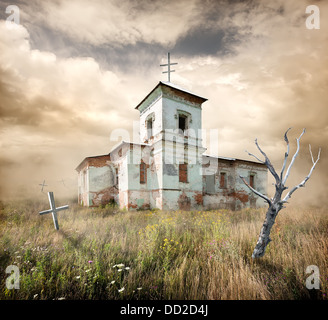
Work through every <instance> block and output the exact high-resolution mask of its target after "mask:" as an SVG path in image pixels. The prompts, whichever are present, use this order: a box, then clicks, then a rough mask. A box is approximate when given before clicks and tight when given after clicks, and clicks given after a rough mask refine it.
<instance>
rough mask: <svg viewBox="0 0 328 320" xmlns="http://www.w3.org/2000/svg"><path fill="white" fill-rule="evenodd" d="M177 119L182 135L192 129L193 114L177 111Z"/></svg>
mask: <svg viewBox="0 0 328 320" xmlns="http://www.w3.org/2000/svg"><path fill="white" fill-rule="evenodd" d="M175 118H176V119H177V128H178V129H179V131H180V133H182V134H185V131H186V130H188V129H189V128H190V124H191V122H192V120H191V114H190V113H189V112H187V111H184V110H177V114H176V116H175Z"/></svg>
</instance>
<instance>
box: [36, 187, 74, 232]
mask: <svg viewBox="0 0 328 320" xmlns="http://www.w3.org/2000/svg"><path fill="white" fill-rule="evenodd" d="M48 198H49V203H50V208H51V209H49V210H44V211H41V212H39V214H40V215H42V214H47V213H52V219H53V220H54V225H55V229H56V230H59V226H58V220H57V211H61V210H66V209H68V206H67V205H66V206H62V207H58V208H56V205H55V199H54V194H53V192H48Z"/></svg>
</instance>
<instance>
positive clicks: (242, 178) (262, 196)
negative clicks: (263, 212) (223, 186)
mask: <svg viewBox="0 0 328 320" xmlns="http://www.w3.org/2000/svg"><path fill="white" fill-rule="evenodd" d="M239 177H240V179H241V180H243V182H244V183H245V185H246V186H247V187H248V188H249V189H250V190H251V191H253V192H254V193H255V194H256V195H258V196H259V197H261V198H262V199H264V200H265V201H266V202H267V203H268V204H269V205H271V200H270V199H269V198H268V197H267V196H265V195H264V194H262V193H261V192H259V191H257V190H255V189H254V188H252V187H251V186H250V185H249V184H248V183H247V181H246V180H245V178H244V177H243V176H239Z"/></svg>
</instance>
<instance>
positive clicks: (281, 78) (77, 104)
mask: <svg viewBox="0 0 328 320" xmlns="http://www.w3.org/2000/svg"><path fill="white" fill-rule="evenodd" d="M13 4H14V5H17V7H18V8H19V9H20V21H19V25H17V27H16V28H10V29H9V28H8V26H7V25H6V18H7V17H8V16H9V14H8V13H6V8H7V6H8V5H13ZM313 4H314V5H317V6H318V7H319V9H320V29H307V28H306V23H305V22H306V19H307V18H308V16H309V14H307V13H306V7H307V6H308V5H313ZM327 16H328V2H327V1H315V0H311V1H306V0H264V1H263V0H262V1H259V0H258V1H256V0H254V1H237V0H235V1H234V0H230V1H208V0H188V1H187V0H185V1H181V0H172V1H171V0H167V1H150V0H148V1H146V0H145V1H140V0H138V1H126V0H119V1H118V0H117V1H115V0H113V1H107V0H98V1H86V0H76V1H64V0H56V1H54V0H42V1H41V0H40V1H38V0H29V1H16V2H15V1H10V2H9V1H2V0H1V1H0V19H1V20H0V181H1V182H0V188H1V189H0V198H2V199H7V198H8V197H9V196H13V195H17V196H22V195H23V194H28V195H29V196H31V197H34V196H36V195H37V194H39V193H40V186H39V183H42V181H43V180H46V183H47V184H48V187H47V188H46V189H45V190H46V191H54V192H55V193H56V192H58V193H64V194H68V193H72V194H74V195H76V194H77V185H76V172H75V170H74V169H75V168H76V167H77V165H78V164H79V163H80V162H81V161H82V160H83V159H84V158H85V157H87V156H93V155H100V154H107V153H108V152H109V151H110V150H111V147H112V146H113V145H115V144H116V143H117V142H115V141H114V142H113V141H110V135H111V132H113V130H115V129H118V128H124V129H127V130H129V132H131V140H132V124H133V121H138V118H139V113H138V111H137V110H135V109H134V108H135V106H136V105H137V104H138V103H139V102H140V101H141V100H142V99H143V98H144V97H145V96H146V95H147V94H148V93H149V91H150V90H151V89H153V87H155V85H156V84H157V83H158V81H160V80H166V75H165V74H162V71H163V69H162V68H161V67H160V66H159V65H160V64H161V63H165V59H166V55H167V52H168V51H170V52H171V59H172V61H173V62H178V65H177V66H175V70H176V72H175V73H173V74H172V75H171V81H172V82H173V83H175V84H177V85H179V86H182V87H184V88H186V89H188V90H192V91H193V92H195V93H197V94H199V95H201V96H203V97H206V98H208V99H209V100H208V101H207V102H205V103H204V105H203V128H205V129H218V139H219V148H218V150H208V152H207V153H210V154H217V155H221V156H228V157H237V158H243V159H249V160H252V159H251V158H249V156H248V155H247V154H246V153H245V149H247V150H248V151H250V152H253V153H256V152H257V150H256V147H255V145H254V139H255V138H258V141H259V144H260V145H261V147H262V148H263V149H264V150H265V151H266V152H267V154H268V155H269V157H270V158H271V160H272V162H273V164H274V165H275V166H276V168H277V170H280V168H281V164H282V160H283V156H284V152H285V143H284V140H283V134H284V132H285V131H286V129H288V128H289V127H292V128H293V129H292V130H291V131H290V142H291V153H293V151H295V138H296V137H297V136H298V135H299V134H300V133H301V131H302V129H303V128H304V127H305V128H306V129H307V132H306V134H305V135H304V136H303V138H302V143H301V150H300V154H299V158H298V159H297V161H296V163H295V167H294V170H293V172H292V176H291V177H290V184H289V186H290V187H292V184H295V183H299V182H300V181H301V180H303V178H304V177H305V176H306V175H307V173H308V171H309V169H310V167H311V158H310V155H309V150H308V144H309V143H311V145H312V150H313V153H314V156H316V154H317V150H318V147H319V146H321V147H322V148H323V149H322V154H321V159H320V161H319V163H318V166H317V168H316V170H315V171H314V173H313V176H312V177H311V179H310V180H309V181H308V183H307V187H306V189H305V190H298V191H297V192H296V193H295V194H294V195H293V198H292V199H291V201H290V202H294V203H299V202H300V201H301V200H302V201H303V202H304V201H305V202H306V203H308V204H311V205H312V204H316V203H317V204H321V203H323V202H327V191H326V190H327V184H328V170H327V167H328V160H327V156H326V146H327V141H328V112H327V110H328V109H327V108H328V104H327V102H328V56H327V53H328V41H327V40H328V39H327V38H328V22H327V21H328V17H327ZM62 179H63V181H64V182H63V181H61V180H62ZM268 182H269V184H270V183H271V182H272V180H271V178H270V179H269V181H268Z"/></svg>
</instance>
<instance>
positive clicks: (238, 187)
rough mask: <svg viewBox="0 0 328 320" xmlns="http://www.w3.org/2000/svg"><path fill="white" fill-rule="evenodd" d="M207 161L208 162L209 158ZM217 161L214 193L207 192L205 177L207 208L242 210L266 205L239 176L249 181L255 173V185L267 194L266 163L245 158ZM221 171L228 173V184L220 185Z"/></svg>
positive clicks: (205, 201)
mask: <svg viewBox="0 0 328 320" xmlns="http://www.w3.org/2000/svg"><path fill="white" fill-rule="evenodd" d="M205 162H207V159H206V160H205ZM213 162H214V161H213ZM217 162H218V165H217V171H216V172H215V173H214V174H215V193H214V194H208V193H206V178H205V177H204V178H203V188H204V207H205V208H207V209H215V208H222V209H230V210H240V209H242V208H245V207H262V206H264V205H265V202H264V201H263V200H262V199H261V198H259V197H258V196H256V195H254V194H253V193H252V192H251V191H250V190H249V189H248V188H247V186H245V184H244V183H243V181H242V180H241V179H240V177H239V175H242V176H244V177H245V178H246V180H247V181H249V176H250V175H251V174H252V175H254V177H255V178H254V182H255V186H254V187H255V188H256V189H257V190H258V191H260V192H261V193H263V194H266V189H267V187H266V186H267V169H266V167H265V166H264V165H261V164H257V163H253V162H251V161H243V160H224V159H218V161H217ZM212 172H213V168H212ZM221 173H224V174H225V175H226V185H225V186H224V187H221V185H220V178H221V177H220V174H221Z"/></svg>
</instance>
